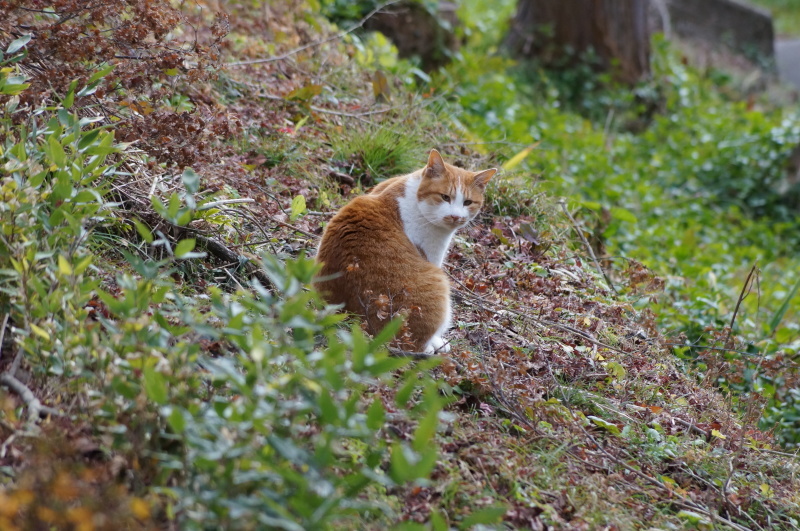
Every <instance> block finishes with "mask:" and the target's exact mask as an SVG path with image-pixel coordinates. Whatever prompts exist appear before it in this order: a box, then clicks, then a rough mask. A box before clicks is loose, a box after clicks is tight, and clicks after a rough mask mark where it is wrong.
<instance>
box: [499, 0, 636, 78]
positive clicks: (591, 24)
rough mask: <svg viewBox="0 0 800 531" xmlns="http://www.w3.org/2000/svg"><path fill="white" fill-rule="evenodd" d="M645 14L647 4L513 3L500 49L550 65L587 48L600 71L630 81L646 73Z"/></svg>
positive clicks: (611, 0)
mask: <svg viewBox="0 0 800 531" xmlns="http://www.w3.org/2000/svg"><path fill="white" fill-rule="evenodd" d="M648 15H649V0H588V1H587V0H519V3H518V5H517V13H516V15H515V17H514V20H513V22H512V25H511V30H510V32H509V34H508V36H507V37H506V40H505V45H506V47H507V48H508V49H509V50H510V51H511V53H512V54H513V55H515V56H517V57H520V58H536V59H539V60H540V61H542V62H543V63H544V64H547V65H550V66H573V64H574V63H575V62H576V61H578V60H579V58H580V55H581V54H582V53H583V52H586V51H589V50H590V49H591V50H593V51H594V53H595V54H596V55H597V57H598V59H599V61H600V65H599V66H600V67H601V68H602V69H603V70H605V71H609V72H611V73H613V74H614V76H615V77H616V78H617V79H619V80H620V81H623V82H626V83H634V82H636V81H638V80H639V79H641V78H642V77H643V76H646V75H647V74H649V72H650V24H649V17H648Z"/></svg>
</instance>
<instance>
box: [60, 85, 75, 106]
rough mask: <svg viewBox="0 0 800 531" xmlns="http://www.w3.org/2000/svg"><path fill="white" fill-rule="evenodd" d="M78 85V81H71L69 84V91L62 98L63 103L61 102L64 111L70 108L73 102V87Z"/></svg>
mask: <svg viewBox="0 0 800 531" xmlns="http://www.w3.org/2000/svg"><path fill="white" fill-rule="evenodd" d="M77 85H78V81H77V80H76V81H73V82H72V83H70V84H69V91H67V95H66V97H65V98H64V101H62V102H61V106H62V107H64V108H65V109H69V108H70V107H72V103H73V102H74V101H75V87H76V86H77Z"/></svg>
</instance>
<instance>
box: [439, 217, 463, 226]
mask: <svg viewBox="0 0 800 531" xmlns="http://www.w3.org/2000/svg"><path fill="white" fill-rule="evenodd" d="M444 221H445V223H448V224H450V225H463V224H464V222H465V221H467V219H466V218H464V217H461V216H445V217H444Z"/></svg>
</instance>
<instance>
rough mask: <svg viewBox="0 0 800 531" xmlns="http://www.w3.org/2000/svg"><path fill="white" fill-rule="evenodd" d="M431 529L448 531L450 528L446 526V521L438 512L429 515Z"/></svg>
mask: <svg viewBox="0 0 800 531" xmlns="http://www.w3.org/2000/svg"><path fill="white" fill-rule="evenodd" d="M431 529H432V530H433V531H448V530H449V529H450V526H449V525H447V520H445V518H444V516H442V515H441V514H440V513H439V512H438V511H433V512H432V513H431Z"/></svg>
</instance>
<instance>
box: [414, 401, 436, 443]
mask: <svg viewBox="0 0 800 531" xmlns="http://www.w3.org/2000/svg"><path fill="white" fill-rule="evenodd" d="M438 425H439V410H438V409H437V408H434V409H432V410H430V411H428V413H427V414H426V415H425V417H423V419H422V420H420V421H419V424H418V425H417V429H416V430H415V431H414V450H416V451H417V452H421V451H423V450H424V449H425V448H426V447H427V446H428V443H429V442H430V441H431V439H432V438H433V436H434V435H435V434H436V427H437V426H438Z"/></svg>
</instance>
